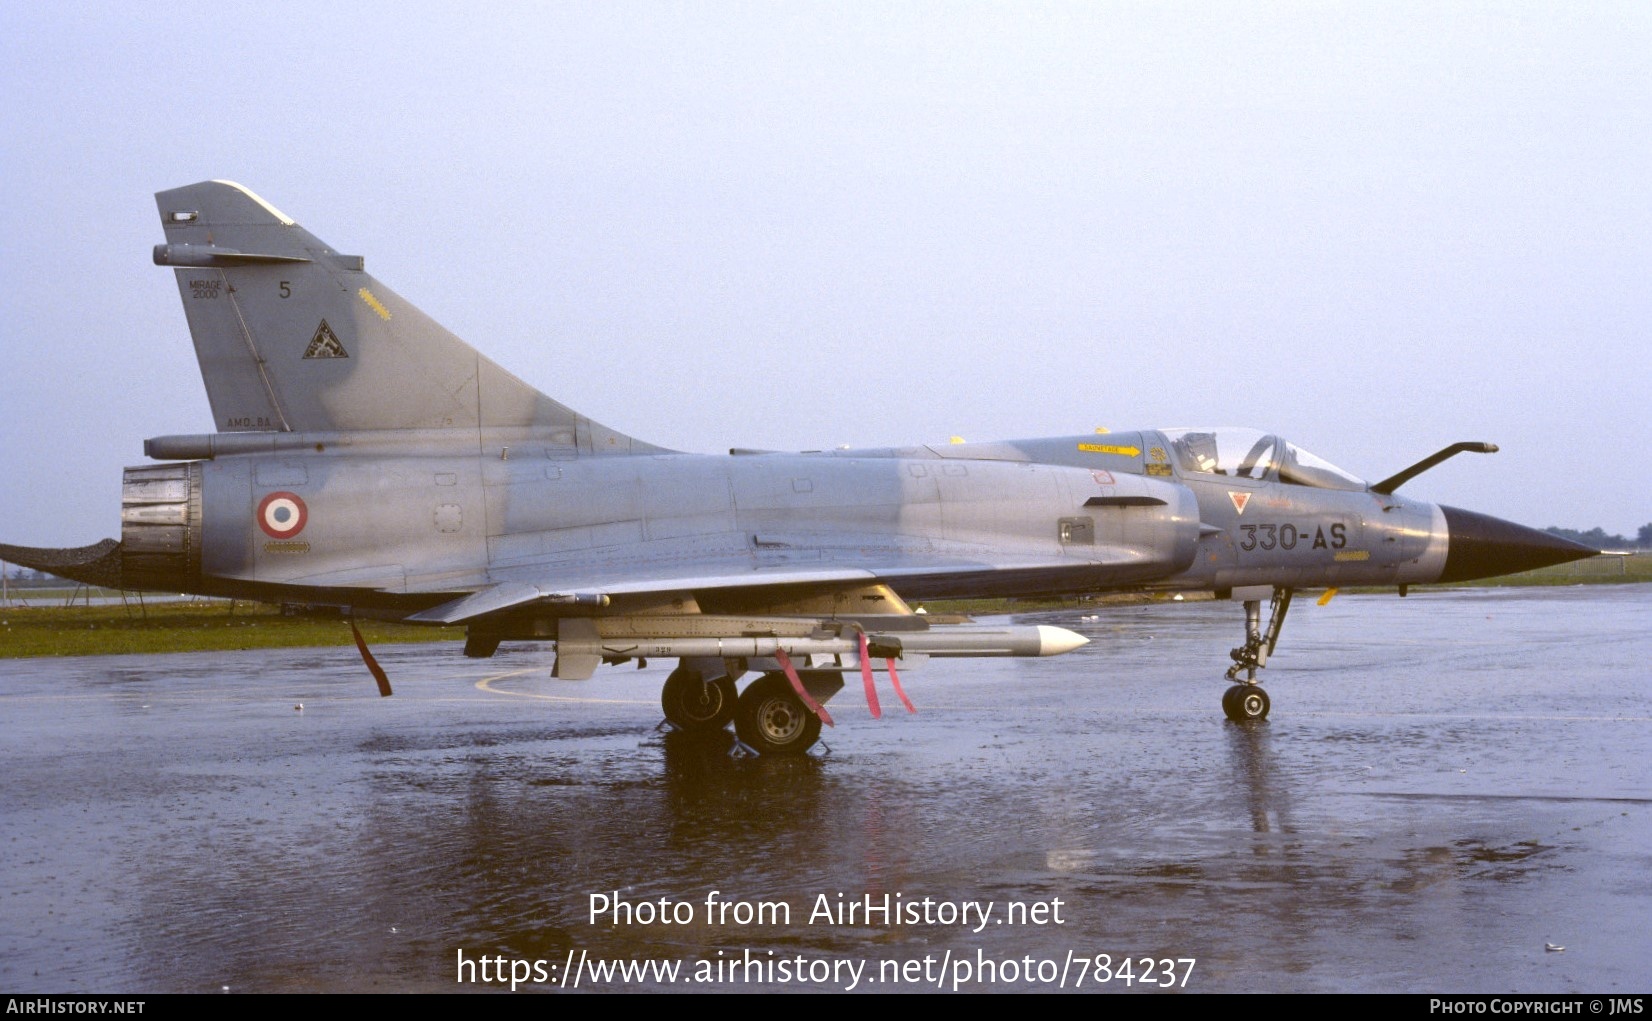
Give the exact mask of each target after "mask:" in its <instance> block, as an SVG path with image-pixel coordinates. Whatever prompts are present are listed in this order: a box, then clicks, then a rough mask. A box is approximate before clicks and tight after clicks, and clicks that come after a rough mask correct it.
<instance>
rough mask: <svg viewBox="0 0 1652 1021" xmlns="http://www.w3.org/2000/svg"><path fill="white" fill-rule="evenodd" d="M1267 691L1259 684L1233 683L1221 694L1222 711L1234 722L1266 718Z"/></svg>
mask: <svg viewBox="0 0 1652 1021" xmlns="http://www.w3.org/2000/svg"><path fill="white" fill-rule="evenodd" d="M1269 708H1271V706H1270V704H1269V701H1268V693H1267V692H1266V691H1263V690H1262V686H1261V685H1260V684H1235V685H1234V686H1233V687H1231V688H1229V689H1228V690H1227V691H1226V692H1224V693H1223V694H1222V712H1224V713H1226V714H1227V718H1228V719H1230V720H1232V721H1233V722H1235V723H1251V722H1253V721H1256V720H1265V719H1267V718H1268V709H1269Z"/></svg>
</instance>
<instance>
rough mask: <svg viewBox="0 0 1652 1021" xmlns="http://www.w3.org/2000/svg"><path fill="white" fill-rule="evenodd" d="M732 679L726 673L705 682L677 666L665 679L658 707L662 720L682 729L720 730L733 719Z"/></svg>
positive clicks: (733, 696)
mask: <svg viewBox="0 0 1652 1021" xmlns="http://www.w3.org/2000/svg"><path fill="white" fill-rule="evenodd" d="M734 706H735V692H734V680H733V679H732V678H730V677H729V676H728V675H727V674H725V675H723V676H722V677H719V678H717V679H716V680H711V681H708V680H704V679H703V678H702V677H701V676H700V673H699V671H697V670H690V669H689V668H687V667H681V666H680V667H678V668H677V669H675V670H673V671H671V676H670V677H667V678H666V679H665V687H664V688H663V689H661V691H660V708H662V709H664V710H665V718H666V719H668V720H670V721H671V722H672V723H674V724H676V725H677V726H678V727H680V728H682V729H683V730H686V731H690V732H694V733H709V732H712V731H718V730H722V729H723V728H724V727H726V726H728V722H729V721H730V720H732V719H734Z"/></svg>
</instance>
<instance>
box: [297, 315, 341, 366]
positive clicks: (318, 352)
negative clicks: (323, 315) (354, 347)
mask: <svg viewBox="0 0 1652 1021" xmlns="http://www.w3.org/2000/svg"><path fill="white" fill-rule="evenodd" d="M304 357H305V358H348V357H350V352H348V351H346V350H344V345H343V344H341V343H339V339H338V334H336V333H334V332H333V328H332V327H331V326H328V325H327V320H325V319H323V320H322V321H321V325H320V326H317V327H316V328H315V336H313V337H311V338H310V346H309V347H307V348H305V349H304Z"/></svg>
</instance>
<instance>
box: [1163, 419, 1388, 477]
mask: <svg viewBox="0 0 1652 1021" xmlns="http://www.w3.org/2000/svg"><path fill="white" fill-rule="evenodd" d="M1164 434H1165V437H1166V438H1167V439H1169V440H1170V449H1171V451H1172V452H1173V453H1174V454H1175V456H1176V463H1177V464H1178V465H1179V466H1180V467H1181V469H1182V471H1184V472H1187V473H1190V474H1194V475H1226V476H1228V477H1230V478H1246V479H1256V480H1258V481H1261V480H1264V479H1270V480H1271V479H1274V478H1277V479H1278V480H1279V481H1280V482H1284V483H1288V484H1290V485H1293V486H1313V487H1314V488H1316V489H1346V490H1353V491H1355V492H1359V491H1362V490H1364V489H1366V488H1367V486H1366V484H1365V481H1364V480H1362V479H1359V478H1355V477H1354V476H1352V475H1350V474H1348V473H1347V472H1345V471H1343V470H1342V469H1341V468H1338V467H1337V466H1336V465H1334V464H1332V463H1331V462H1329V461H1326V460H1324V459H1323V458H1319V457H1316V456H1314V455H1313V454H1310V453H1308V452H1307V451H1306V450H1303V449H1302V448H1301V447H1299V446H1297V445H1296V444H1294V443H1287V442H1285V441H1284V440H1283V439H1280V438H1279V437H1278V436H1271V435H1269V434H1267V433H1264V432H1262V431H1261V430H1259V429H1242V428H1234V427H1229V426H1224V427H1222V428H1218V429H1166V430H1165V432H1164Z"/></svg>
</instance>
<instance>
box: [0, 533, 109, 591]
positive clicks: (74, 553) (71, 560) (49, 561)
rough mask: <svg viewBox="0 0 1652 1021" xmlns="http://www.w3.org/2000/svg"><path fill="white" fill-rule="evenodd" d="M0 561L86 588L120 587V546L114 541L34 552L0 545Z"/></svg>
mask: <svg viewBox="0 0 1652 1021" xmlns="http://www.w3.org/2000/svg"><path fill="white" fill-rule="evenodd" d="M0 560H4V561H6V562H7V563H12V564H18V565H20V566H22V567H32V568H34V569H35V570H37V571H45V572H46V573H47V574H55V575H58V576H59V577H63V578H71V579H73V580H75V581H83V582H85V583H86V584H88V585H102V586H104V587H105V588H120V562H121V549H120V543H118V542H116V541H115V540H113V539H105V540H103V541H102V542H98V543H93V544H92V545H90V546H77V547H75V548H73V549H37V548H35V547H33V546H7V545H6V544H5V543H0Z"/></svg>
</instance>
